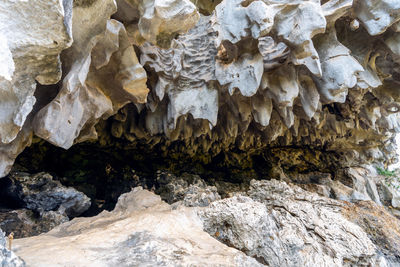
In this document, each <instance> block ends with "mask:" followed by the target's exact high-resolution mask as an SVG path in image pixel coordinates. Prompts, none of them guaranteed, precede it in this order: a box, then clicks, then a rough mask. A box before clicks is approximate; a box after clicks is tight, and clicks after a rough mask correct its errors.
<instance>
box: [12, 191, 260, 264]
mask: <svg viewBox="0 0 400 267" xmlns="http://www.w3.org/2000/svg"><path fill="white" fill-rule="evenodd" d="M14 243H15V251H16V252H17V254H18V255H20V256H21V257H22V258H23V259H24V260H25V261H26V263H27V265H29V266H43V265H50V266H51V265H53V266H57V265H65V264H67V265H73V266H137V265H142V266H160V265H166V266H187V265H214V266H215V265H219V266H262V265H261V264H259V263H258V262H257V261H256V260H255V259H253V258H251V257H248V256H246V255H245V254H244V253H243V252H241V251H238V250H235V249H233V248H229V247H228V246H226V245H224V244H221V243H220V242H218V241H217V240H215V239H214V238H212V237H211V236H209V235H208V234H207V233H206V232H204V231H203V230H202V225H201V222H200V221H199V219H198V217H197V215H196V213H195V212H193V211H191V210H187V209H180V210H171V207H170V206H169V205H168V204H166V203H165V202H162V201H161V199H160V197H159V196H156V195H154V194H152V193H151V192H149V191H145V190H142V189H141V188H135V189H134V190H133V191H132V192H131V193H127V194H124V195H122V196H121V197H120V199H119V202H118V204H117V206H116V207H115V209H114V211H112V212H107V211H104V212H102V213H101V214H99V215H98V216H96V217H91V218H76V219H74V220H72V221H71V222H68V223H66V224H63V225H61V226H59V227H57V228H55V229H53V230H52V231H50V232H49V233H47V234H45V235H40V236H37V237H31V238H26V239H18V240H15V242H14ZM44 244H47V245H46V246H43V245H44Z"/></svg>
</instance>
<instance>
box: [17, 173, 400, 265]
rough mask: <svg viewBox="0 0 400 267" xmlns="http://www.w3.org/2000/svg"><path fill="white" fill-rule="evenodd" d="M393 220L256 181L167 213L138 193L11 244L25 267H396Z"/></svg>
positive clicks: (370, 207) (365, 205)
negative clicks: (224, 195) (223, 195)
mask: <svg viewBox="0 0 400 267" xmlns="http://www.w3.org/2000/svg"><path fill="white" fill-rule="evenodd" d="M202 190H203V189H201V188H198V189H197V191H198V192H201V191H202ZM193 203H196V201H194V202H193ZM193 206H194V205H193ZM378 214H379V216H378V217H376V215H378ZM377 218H379V219H377ZM397 223H398V220H397V219H396V218H394V217H393V216H391V215H390V214H388V213H387V211H385V210H384V209H383V208H381V207H379V206H377V205H376V204H374V203H373V202H372V201H365V202H359V203H358V204H351V203H349V202H346V201H340V200H333V199H329V198H326V197H321V196H318V195H317V194H315V193H310V192H307V191H305V190H303V189H301V188H299V187H297V186H295V185H290V184H287V183H285V182H282V181H277V180H270V181H266V180H262V181H255V180H253V181H252V182H251V185H250V187H249V190H248V191H246V192H238V193H236V195H235V196H233V197H230V198H226V199H220V200H218V199H217V200H215V201H213V202H211V203H210V204H209V205H208V206H202V207H198V206H197V207H185V206H184V205H175V207H174V208H173V206H170V205H168V204H167V203H165V202H163V201H161V198H160V197H159V196H157V195H154V194H153V193H151V192H149V191H147V190H143V189H142V188H140V187H138V188H135V189H133V191H132V192H130V193H127V194H124V195H122V196H121V197H120V198H119V200H118V203H117V205H116V207H115V209H114V210H113V211H112V212H108V211H103V212H102V213H101V214H99V215H98V216H95V217H92V218H75V219H73V220H72V221H70V222H67V223H64V224H62V225H60V226H58V227H56V228H55V229H53V230H52V231H50V232H49V233H46V234H44V235H40V236H37V237H31V238H24V239H17V240H15V241H14V243H15V252H16V253H17V255H19V256H21V257H22V258H23V259H24V260H25V261H26V263H27V264H28V265H29V266H41V265H43V264H48V265H49V266H57V265H60V264H70V265H74V266H109V265H121V266H132V265H137V264H144V265H167V266H169V265H173V266H186V265H188V264H194V265H204V264H209V265H212V266H215V265H218V266H316V265H318V266H397V265H398V264H399V261H398V256H399V251H398V248H399V246H398V244H399V241H398V240H399V238H400V235H399V232H398V229H397V228H398V227H397ZM203 229H204V230H203ZM374 229H375V230H374ZM378 229H379V230H378ZM218 241H220V242H218ZM224 244H226V245H228V246H229V247H228V246H226V245H224Z"/></svg>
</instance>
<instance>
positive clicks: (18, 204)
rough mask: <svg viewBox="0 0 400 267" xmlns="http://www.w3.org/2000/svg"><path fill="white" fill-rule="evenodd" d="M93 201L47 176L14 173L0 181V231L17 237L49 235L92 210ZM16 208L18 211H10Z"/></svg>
mask: <svg viewBox="0 0 400 267" xmlns="http://www.w3.org/2000/svg"><path fill="white" fill-rule="evenodd" d="M90 205H91V202H90V199H89V198H88V197H87V196H86V195H85V194H83V193H82V192H79V191H77V190H76V189H74V188H72V187H65V186H63V185H61V183H60V182H59V181H57V180H53V177H52V176H51V175H50V174H48V173H37V174H34V175H30V174H28V173H12V174H10V175H9V176H8V177H7V178H3V179H2V180H1V181H0V206H5V207H8V208H7V209H1V208H0V228H1V229H2V230H3V231H6V232H14V237H15V238H21V237H27V236H33V235H38V234H41V233H44V232H48V231H50V230H51V229H53V228H54V227H55V226H57V225H59V224H61V223H64V222H67V221H69V219H70V218H73V217H76V216H79V215H81V214H82V213H83V212H85V211H86V210H88V209H89V207H90ZM10 208H13V209H15V210H10Z"/></svg>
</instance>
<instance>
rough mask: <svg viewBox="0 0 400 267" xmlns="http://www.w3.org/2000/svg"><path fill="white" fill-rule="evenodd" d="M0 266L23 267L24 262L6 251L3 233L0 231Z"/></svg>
mask: <svg viewBox="0 0 400 267" xmlns="http://www.w3.org/2000/svg"><path fill="white" fill-rule="evenodd" d="M0 266H1V267H24V266H26V265H25V262H24V261H23V260H21V259H20V258H19V257H17V256H16V255H15V253H14V252H12V251H10V250H8V247H7V241H6V238H5V236H4V232H3V231H2V230H1V229H0Z"/></svg>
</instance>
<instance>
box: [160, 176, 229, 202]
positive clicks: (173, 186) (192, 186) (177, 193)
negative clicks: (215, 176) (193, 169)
mask: <svg viewBox="0 0 400 267" xmlns="http://www.w3.org/2000/svg"><path fill="white" fill-rule="evenodd" d="M157 182H158V183H159V184H160V188H159V189H157V190H156V193H158V194H160V196H161V198H162V199H163V200H165V201H166V202H168V203H169V204H173V203H175V204H174V206H177V205H184V206H186V207H206V206H208V205H209V204H210V203H211V202H213V201H216V200H219V199H221V197H220V195H219V194H218V192H217V188H216V187H215V186H208V185H207V184H206V183H205V182H204V181H203V180H202V179H201V178H200V177H199V176H198V175H191V174H187V173H185V174H183V175H181V176H179V177H176V176H175V175H172V174H170V173H166V172H159V173H158V174H157ZM176 202H177V203H176Z"/></svg>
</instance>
